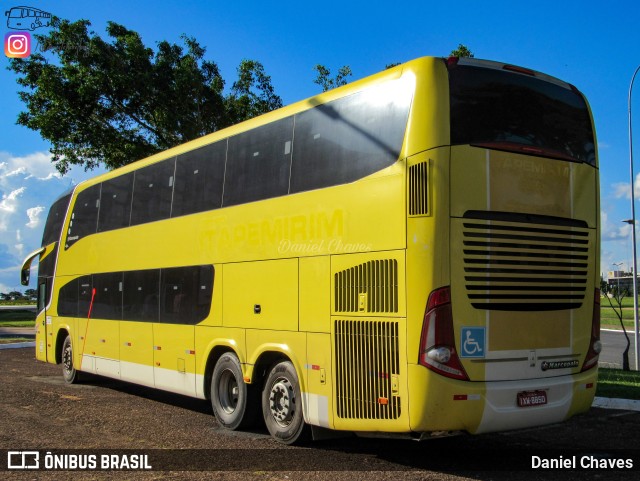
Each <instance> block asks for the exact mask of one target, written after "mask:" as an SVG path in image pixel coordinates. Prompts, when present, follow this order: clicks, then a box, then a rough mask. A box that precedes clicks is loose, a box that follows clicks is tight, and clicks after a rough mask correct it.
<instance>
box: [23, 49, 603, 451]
mask: <svg viewBox="0 0 640 481" xmlns="http://www.w3.org/2000/svg"><path fill="white" fill-rule="evenodd" d="M598 213H599V200H598V163H597V154H596V148H595V134H594V130H593V124H592V118H591V113H590V110H589V107H588V105H587V102H586V101H585V99H584V97H583V96H582V94H581V93H580V92H579V91H578V90H577V89H576V88H575V87H573V86H572V85H569V84H567V83H565V82H563V81H560V80H558V79H555V78H552V77H549V76H547V75H544V74H541V73H539V72H535V71H532V70H528V69H525V68H521V67H516V66H513V65H505V64H502V63H497V62H489V61H480V60H474V59H458V58H450V59H443V58H430V57H427V58H420V59H417V60H414V61H411V62H408V63H406V64H403V65H400V66H397V67H394V68H392V69H389V70H386V71H384V72H382V73H380V74H377V75H374V76H372V77H369V78H366V79H364V80H361V81H358V82H354V83H352V84H349V85H346V86H344V87H341V88H338V89H336V90H333V91H330V92H326V93H324V94H322V95H319V96H317V97H313V98H311V99H308V100H304V101H301V102H298V103H295V104H293V105H291V106H288V107H285V108H282V109H280V110H277V111H274V112H271V113H268V114H266V115H263V116H260V117H258V118H255V119H252V120H249V121H247V122H244V123H242V124H239V125H237V126H234V127H231V128H228V129H225V130H221V131H219V132H216V133H213V134H211V135H207V136H205V137H202V138H201V139H198V140H195V141H192V142H189V143H187V144H184V145H181V146H179V147H175V148H172V149H170V150H168V151H166V152H163V153H160V154H157V155H154V156H152V157H150V158H148V159H144V160H140V161H138V162H135V163H132V164H130V165H128V166H126V167H123V168H120V169H117V170H114V171H112V172H109V173H106V174H104V175H100V176H98V177H96V178H94V179H92V180H89V181H86V182H83V183H82V184H80V185H78V186H76V187H75V188H74V189H73V191H72V192H68V193H66V194H64V195H63V196H62V197H60V199H59V200H58V201H56V202H55V203H54V205H53V206H52V208H51V210H50V213H49V216H48V220H47V224H46V228H45V231H44V237H43V242H42V248H41V249H39V250H37V251H36V252H34V253H33V254H32V255H31V256H29V258H27V260H26V261H25V264H24V266H23V272H22V277H23V281H24V282H28V277H29V268H30V264H31V260H32V259H33V258H35V257H38V256H39V272H38V292H39V312H38V317H37V337H36V356H37V358H38V359H40V360H42V361H47V362H50V363H61V364H62V366H63V374H64V378H65V380H66V381H67V382H70V383H71V382H76V381H77V380H78V376H79V375H81V373H82V372H88V373H94V374H99V375H104V376H109V377H113V378H116V379H121V380H124V381H129V382H133V383H138V384H142V385H145V386H151V387H156V388H159V389H164V390H167V391H172V392H176V393H181V394H186V395H188V396H194V397H197V398H202V399H210V400H211V404H212V406H213V411H214V413H215V416H216V418H217V421H218V422H219V424H220V425H222V426H223V427H225V428H228V429H239V428H242V427H244V426H247V425H249V424H251V423H253V422H254V421H256V419H257V418H259V417H262V418H263V419H264V421H265V423H266V426H267V428H268V430H269V431H270V433H271V434H272V435H273V436H274V437H275V438H276V439H278V440H279V441H281V442H284V443H295V442H298V441H302V440H303V439H306V437H307V436H308V435H309V434H310V433H320V432H322V429H331V430H342V431H353V432H356V433H359V434H361V435H367V434H369V435H371V434H373V433H380V432H384V433H388V434H390V435H391V434H395V435H398V436H402V435H405V436H412V437H416V438H420V437H423V436H434V435H443V434H447V433H451V432H456V431H467V432H470V433H484V432H490V431H497V430H507V429H516V428H524V427H528V426H535V425H541V424H546V423H553V422H557V421H561V420H564V419H567V418H569V417H570V416H572V415H574V414H576V413H580V412H583V411H586V410H587V409H588V408H589V407H590V405H591V402H592V399H593V396H594V392H595V384H596V375H597V361H598V353H599V352H600V341H599V299H600V297H599V291H598V287H599V286H598V284H597V281H598V265H599V235H598V232H599V217H598V215H599V214H598ZM325 434H326V433H325Z"/></svg>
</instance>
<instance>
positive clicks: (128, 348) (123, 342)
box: [120, 321, 155, 387]
mask: <svg viewBox="0 0 640 481" xmlns="http://www.w3.org/2000/svg"><path fill="white" fill-rule="evenodd" d="M153 352H154V351H153V327H152V324H151V323H150V322H133V321H123V322H121V323H120V373H121V378H122V380H123V381H130V382H137V383H139V384H143V385H145V386H149V387H154V386H155V383H154V380H153Z"/></svg>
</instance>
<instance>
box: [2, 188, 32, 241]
mask: <svg viewBox="0 0 640 481" xmlns="http://www.w3.org/2000/svg"><path fill="white" fill-rule="evenodd" d="M26 190H27V189H26V187H19V188H18V189H14V190H12V191H11V192H10V193H9V194H2V200H0V231H6V230H8V225H9V218H10V217H11V215H12V214H13V213H14V212H15V211H16V209H17V207H18V198H19V197H20V196H21V195H22V194H24V192H25V191H26Z"/></svg>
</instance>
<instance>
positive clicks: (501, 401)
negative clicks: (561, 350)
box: [409, 365, 597, 434]
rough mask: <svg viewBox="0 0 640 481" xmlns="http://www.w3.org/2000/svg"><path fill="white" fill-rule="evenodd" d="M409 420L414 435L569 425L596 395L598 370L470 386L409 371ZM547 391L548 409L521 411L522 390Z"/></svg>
mask: <svg viewBox="0 0 640 481" xmlns="http://www.w3.org/2000/svg"><path fill="white" fill-rule="evenodd" d="M409 376H410V382H409V386H410V387H409V416H410V424H411V430H412V431H414V432H431V431H454V430H464V431H467V432H469V433H471V434H480V433H488V432H493V431H507V430H511V429H521V428H527V427H532V426H541V425H545V424H551V423H556V422H560V421H564V420H565V419H568V418H570V417H571V416H573V415H575V414H578V413H581V412H585V411H587V410H588V409H589V407H590V406H591V403H592V402H593V397H594V395H595V387H596V380H597V369H591V370H590V371H587V372H586V373H579V374H575V375H572V376H559V377H554V378H546V379H530V380H523V381H495V382H487V383H482V382H465V381H457V380H453V379H448V378H445V377H443V376H440V375H438V374H435V373H432V372H430V371H428V370H427V369H425V368H424V367H422V366H419V365H410V366H409ZM537 390H543V391H545V392H546V394H547V404H544V405H541V406H529V407H519V406H518V404H517V395H518V392H521V391H537Z"/></svg>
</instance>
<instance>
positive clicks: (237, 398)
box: [211, 352, 309, 444]
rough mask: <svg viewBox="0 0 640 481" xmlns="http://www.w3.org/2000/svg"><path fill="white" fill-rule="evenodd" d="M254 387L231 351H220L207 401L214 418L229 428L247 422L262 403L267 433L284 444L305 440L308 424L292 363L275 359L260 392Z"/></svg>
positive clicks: (252, 420)
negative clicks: (247, 381)
mask: <svg viewBox="0 0 640 481" xmlns="http://www.w3.org/2000/svg"><path fill="white" fill-rule="evenodd" d="M256 387H257V386H256V385H253V384H246V383H245V382H244V379H243V377H242V368H241V366H240V361H239V360H238V358H237V357H236V356H235V354H233V353H230V352H227V353H224V354H223V355H222V356H221V357H220V359H218V362H217V363H216V365H215V367H214V369H213V374H212V378H211V405H212V407H213V412H214V414H215V416H216V419H217V420H218V422H219V423H220V424H221V425H222V426H223V427H225V428H227V429H230V430H235V429H239V428H241V427H247V426H250V425H251V424H253V423H254V422H255V420H256V418H257V415H258V414H259V410H260V406H262V417H263V419H264V422H265V425H266V426H267V429H268V430H269V433H271V436H273V437H274V438H275V439H276V440H278V441H280V442H282V443H284V444H296V443H301V442H303V441H305V440H306V439H307V437H308V433H309V426H307V425H306V424H305V422H304V417H303V414H302V395H301V393H300V383H299V382H298V375H297V373H296V370H295V368H294V367H293V364H291V362H289V361H282V362H279V363H278V364H276V365H275V366H273V368H272V369H271V371H270V372H269V375H268V376H267V378H266V380H265V383H264V386H263V388H262V392H261V393H259V392H258V390H257V389H256ZM259 397H260V398H261V402H259Z"/></svg>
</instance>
